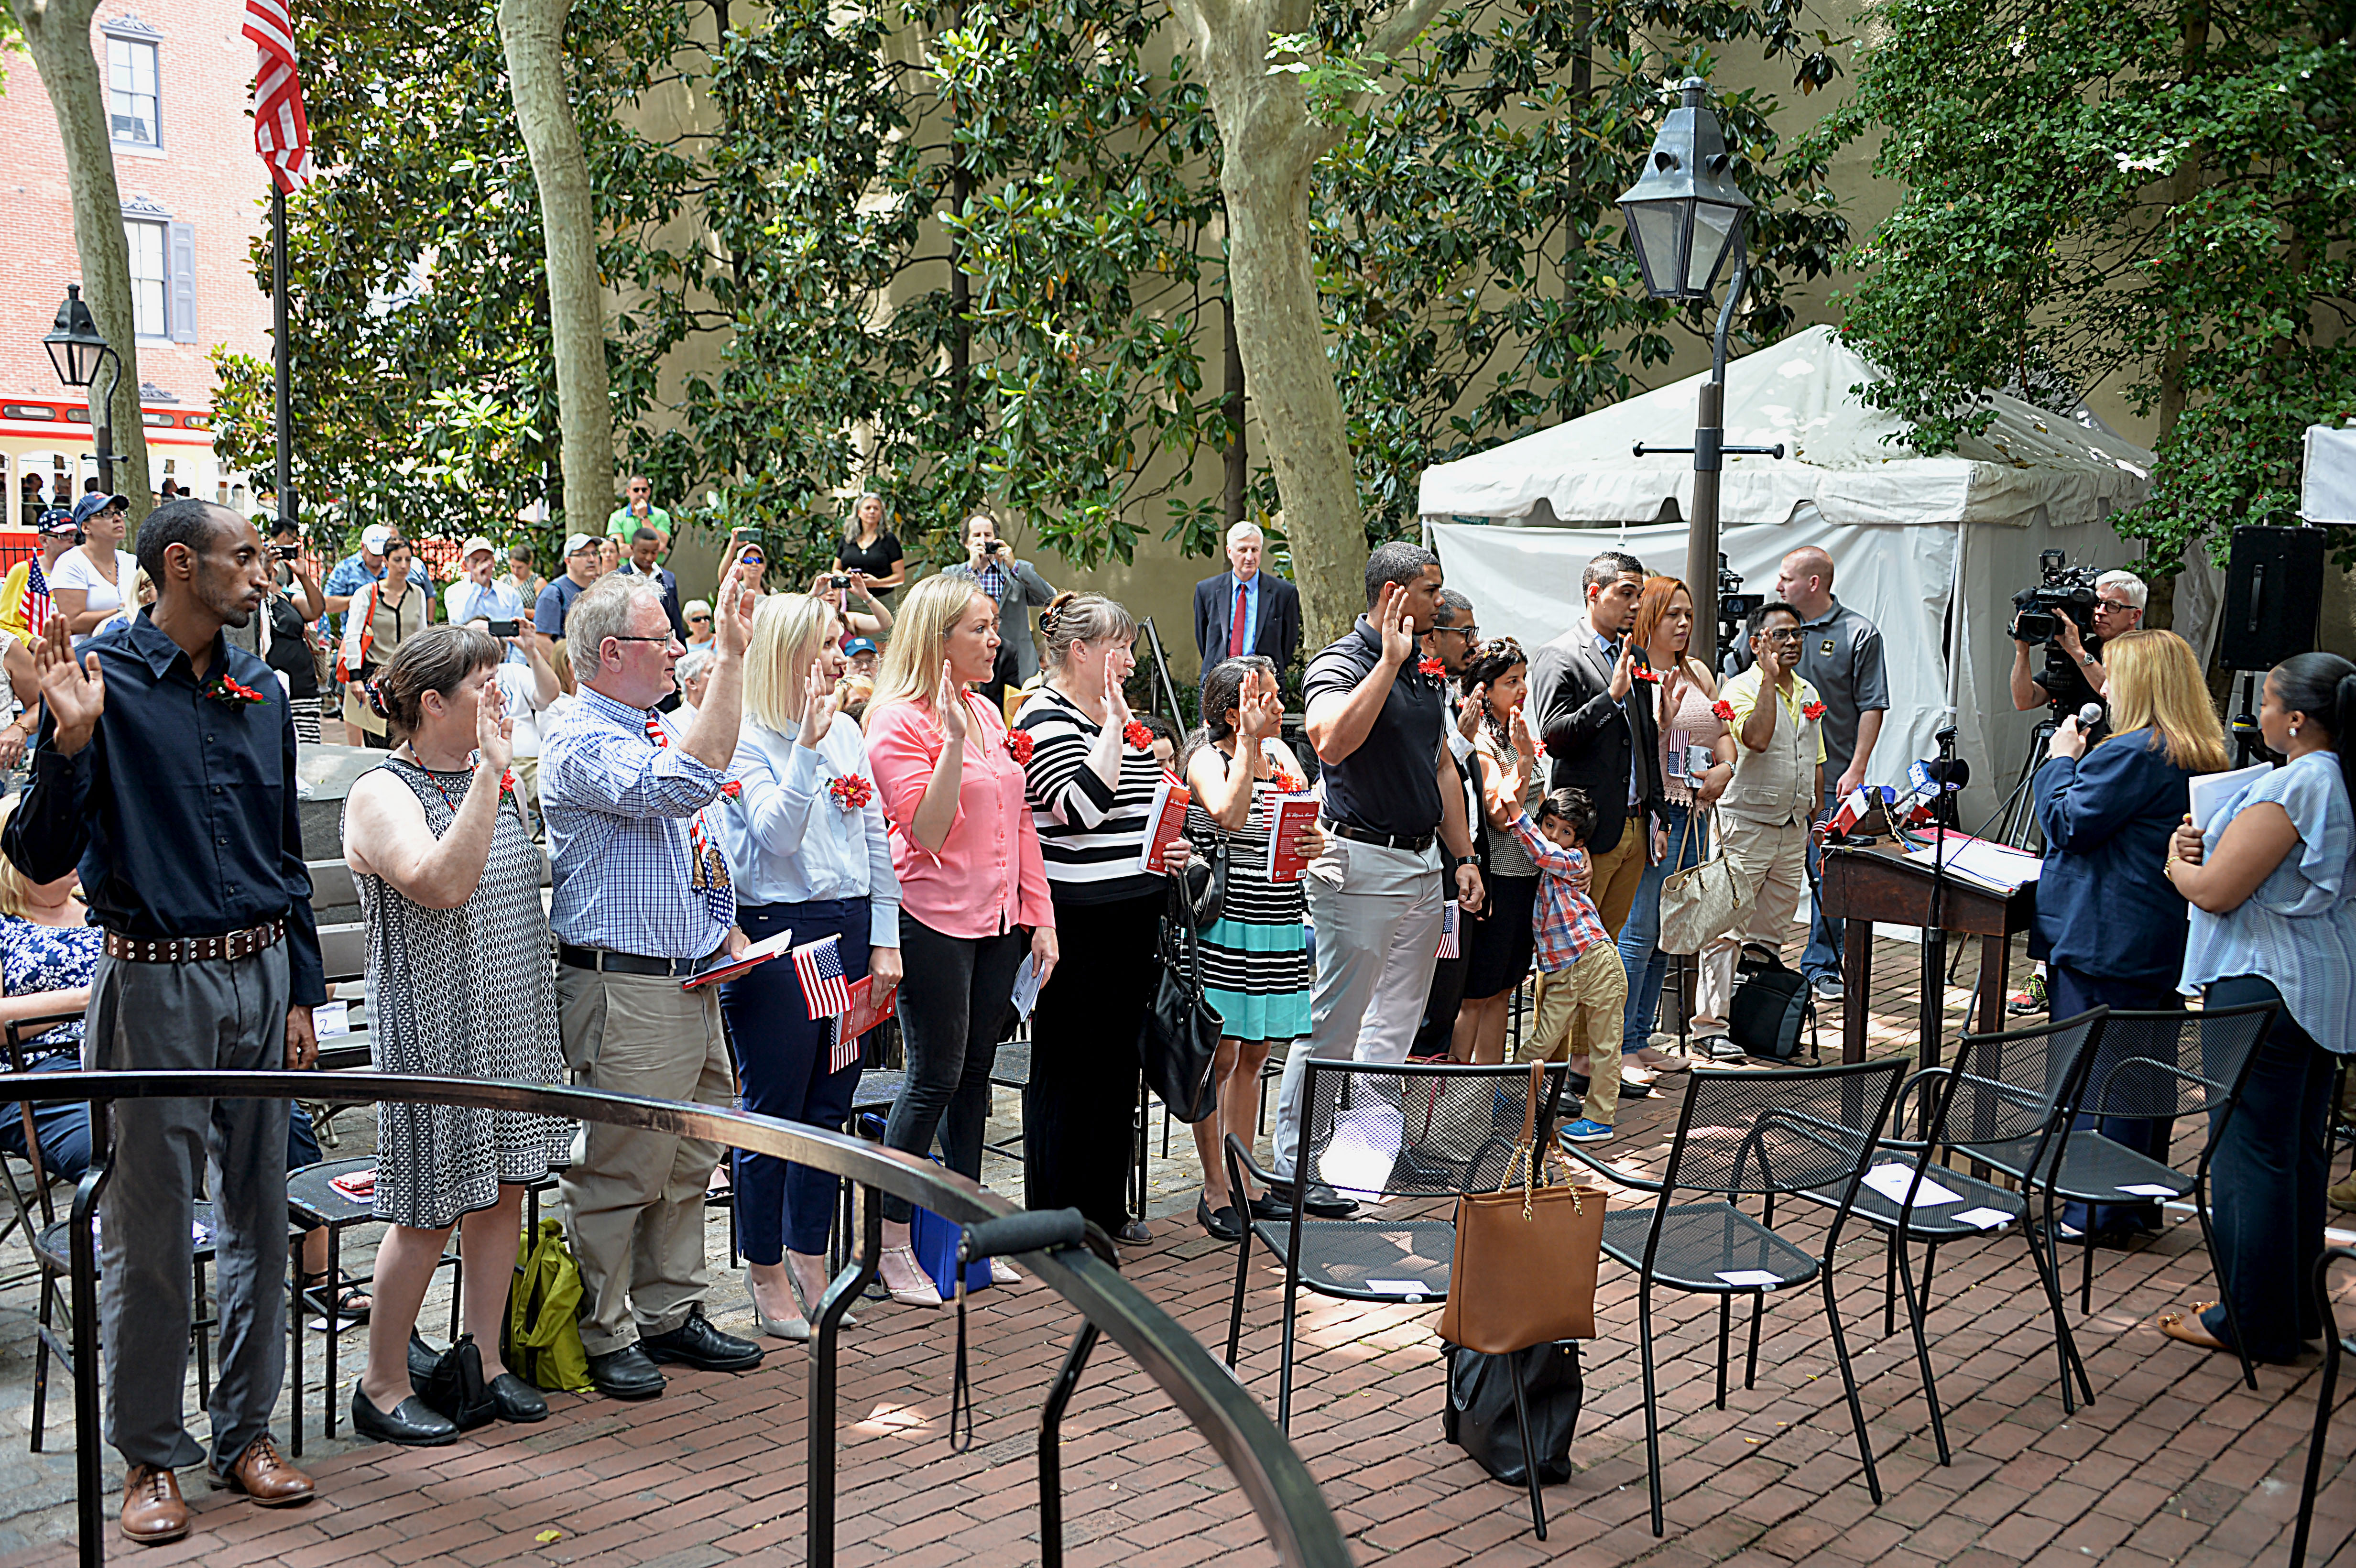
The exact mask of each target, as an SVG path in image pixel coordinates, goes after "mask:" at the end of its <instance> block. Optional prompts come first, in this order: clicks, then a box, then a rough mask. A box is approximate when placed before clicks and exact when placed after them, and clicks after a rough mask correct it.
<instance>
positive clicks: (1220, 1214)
mask: <svg viewBox="0 0 2356 1568" xmlns="http://www.w3.org/2000/svg"><path fill="white" fill-rule="evenodd" d="M1194 1223H1196V1224H1198V1225H1200V1226H1202V1227H1203V1229H1205V1231H1208V1232H1210V1233H1211V1240H1213V1241H1215V1242H1240V1241H1242V1240H1243V1239H1244V1227H1243V1221H1240V1220H1238V1219H1237V1217H1236V1211H1235V1206H1234V1205H1233V1204H1221V1205H1220V1206H1219V1207H1218V1208H1216V1209H1214V1208H1212V1207H1211V1200H1209V1199H1207V1198H1197V1199H1195V1200H1194Z"/></svg>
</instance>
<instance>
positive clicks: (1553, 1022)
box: [1514, 859, 1641, 1127]
mask: <svg viewBox="0 0 2356 1568" xmlns="http://www.w3.org/2000/svg"><path fill="white" fill-rule="evenodd" d="M1640 863H1641V859H1640ZM1537 991H1538V997H1537V1017H1536V1018H1534V1019H1531V1020H1530V1028H1529V1031H1528V1032H1527V1033H1526V1034H1525V1035H1523V1037H1522V1043H1521V1045H1520V1046H1519V1047H1518V1048H1516V1049H1515V1051H1514V1060H1515V1061H1517V1062H1520V1061H1562V1060H1563V1059H1564V1058H1565V1057H1566V1056H1584V1057H1586V1058H1587V1104H1586V1106H1585V1107H1584V1111H1583V1114H1584V1115H1586V1117H1587V1119H1588V1120H1589V1121H1590V1122H1601V1123H1602V1124H1603V1125H1605V1126H1607V1127H1608V1126H1611V1125H1613V1124H1612V1117H1613V1116H1615V1115H1619V1113H1620V1029H1621V1025H1622V1020H1623V1019H1624V1017H1625V1015H1626V1013H1627V1010H1628V969H1627V965H1623V964H1622V963H1621V961H1620V950H1619V949H1618V948H1617V947H1614V946H1612V944H1610V943H1608V942H1599V943H1597V944H1595V945H1594V946H1592V947H1590V948H1589V949H1588V950H1587V951H1586V952H1585V953H1582V954H1580V955H1579V958H1578V960H1577V961H1576V962H1574V963H1573V964H1572V965H1571V966H1570V967H1569V968H1568V969H1555V970H1541V971H1540V972H1539V974H1538V984H1537Z"/></svg>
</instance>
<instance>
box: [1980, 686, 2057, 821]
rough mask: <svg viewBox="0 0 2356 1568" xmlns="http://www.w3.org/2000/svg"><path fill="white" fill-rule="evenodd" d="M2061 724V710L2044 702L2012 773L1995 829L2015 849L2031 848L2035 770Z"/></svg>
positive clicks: (2034, 804)
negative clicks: (2017, 768) (2016, 769)
mask: <svg viewBox="0 0 2356 1568" xmlns="http://www.w3.org/2000/svg"><path fill="white" fill-rule="evenodd" d="M2060 728H2061V712H2060V709H2057V708H2055V707H2054V706H2053V705H2052V704H2051V703H2048V704H2046V710H2045V718H2044V720H2043V721H2042V722H2040V724H2039V725H2038V726H2037V730H2036V732H2035V733H2033V734H2031V735H2030V736H2029V752H2028V754H2027V755H2026V756H2024V757H2022V758H2021V759H2020V772H2019V773H2017V774H2016V775H2014V778H2013V783H2012V792H2011V793H2010V794H2009V795H2006V796H2005V797H2004V806H2003V822H2002V824H2001V826H1999V827H1997V835H1996V837H1997V842H1998V843H2000V844H2009V845H2011V846H2012V847H2013V848H2016V849H2028V848H2032V845H2031V844H2030V841H2029V840H2030V837H2031V833H2032V830H2033V829H2034V828H2035V827H2036V826H2037V791H2036V788H2035V786H2034V781H2035V780H2036V778H2037V770H2038V769H2039V768H2040V767H2042V766H2044V764H2045V748H2046V746H2047V745H2048V743H2050V742H2051V741H2052V739H2053V735H2054V731H2057V730H2059V729H2060Z"/></svg>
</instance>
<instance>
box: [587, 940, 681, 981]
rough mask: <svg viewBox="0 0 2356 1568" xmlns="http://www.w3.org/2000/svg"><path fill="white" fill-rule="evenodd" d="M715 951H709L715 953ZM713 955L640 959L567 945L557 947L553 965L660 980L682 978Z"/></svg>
mask: <svg viewBox="0 0 2356 1568" xmlns="http://www.w3.org/2000/svg"><path fill="white" fill-rule="evenodd" d="M718 951H719V949H718V948H714V949H712V953H717V952H718ZM556 961H557V962H558V963H559V964H565V965H571V966H572V967H573V968H575V969H602V970H604V971H605V973H606V974H608V975H653V976H659V977H660V978H663V979H671V978H675V977H684V976H689V975H692V974H694V973H695V972H696V971H697V970H698V969H701V968H702V967H703V966H704V965H707V964H709V963H711V962H712V954H706V955H703V956H702V957H701V958H642V957H640V956H639V955H637V954H635V953H616V952H613V951H611V950H610V949H607V948H604V947H575V946H573V944H571V943H569V942H560V943H558V944H556Z"/></svg>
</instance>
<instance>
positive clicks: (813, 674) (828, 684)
mask: <svg viewBox="0 0 2356 1568" xmlns="http://www.w3.org/2000/svg"><path fill="white" fill-rule="evenodd" d="M802 693H803V709H802V728H801V733H799V734H798V735H796V736H795V737H794V741H795V743H796V744H798V745H803V746H808V747H809V749H810V750H811V751H813V752H815V751H817V750H818V743H819V741H823V740H825V739H826V732H827V731H829V730H830V729H832V728H833V727H834V705H835V703H836V701H837V700H838V698H837V696H836V691H835V685H834V682H832V681H830V680H829V679H827V678H826V670H825V667H823V666H821V665H820V664H819V662H818V660H816V659H812V660H810V667H809V677H807V678H806V679H805V681H804V682H803V686H802Z"/></svg>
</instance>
